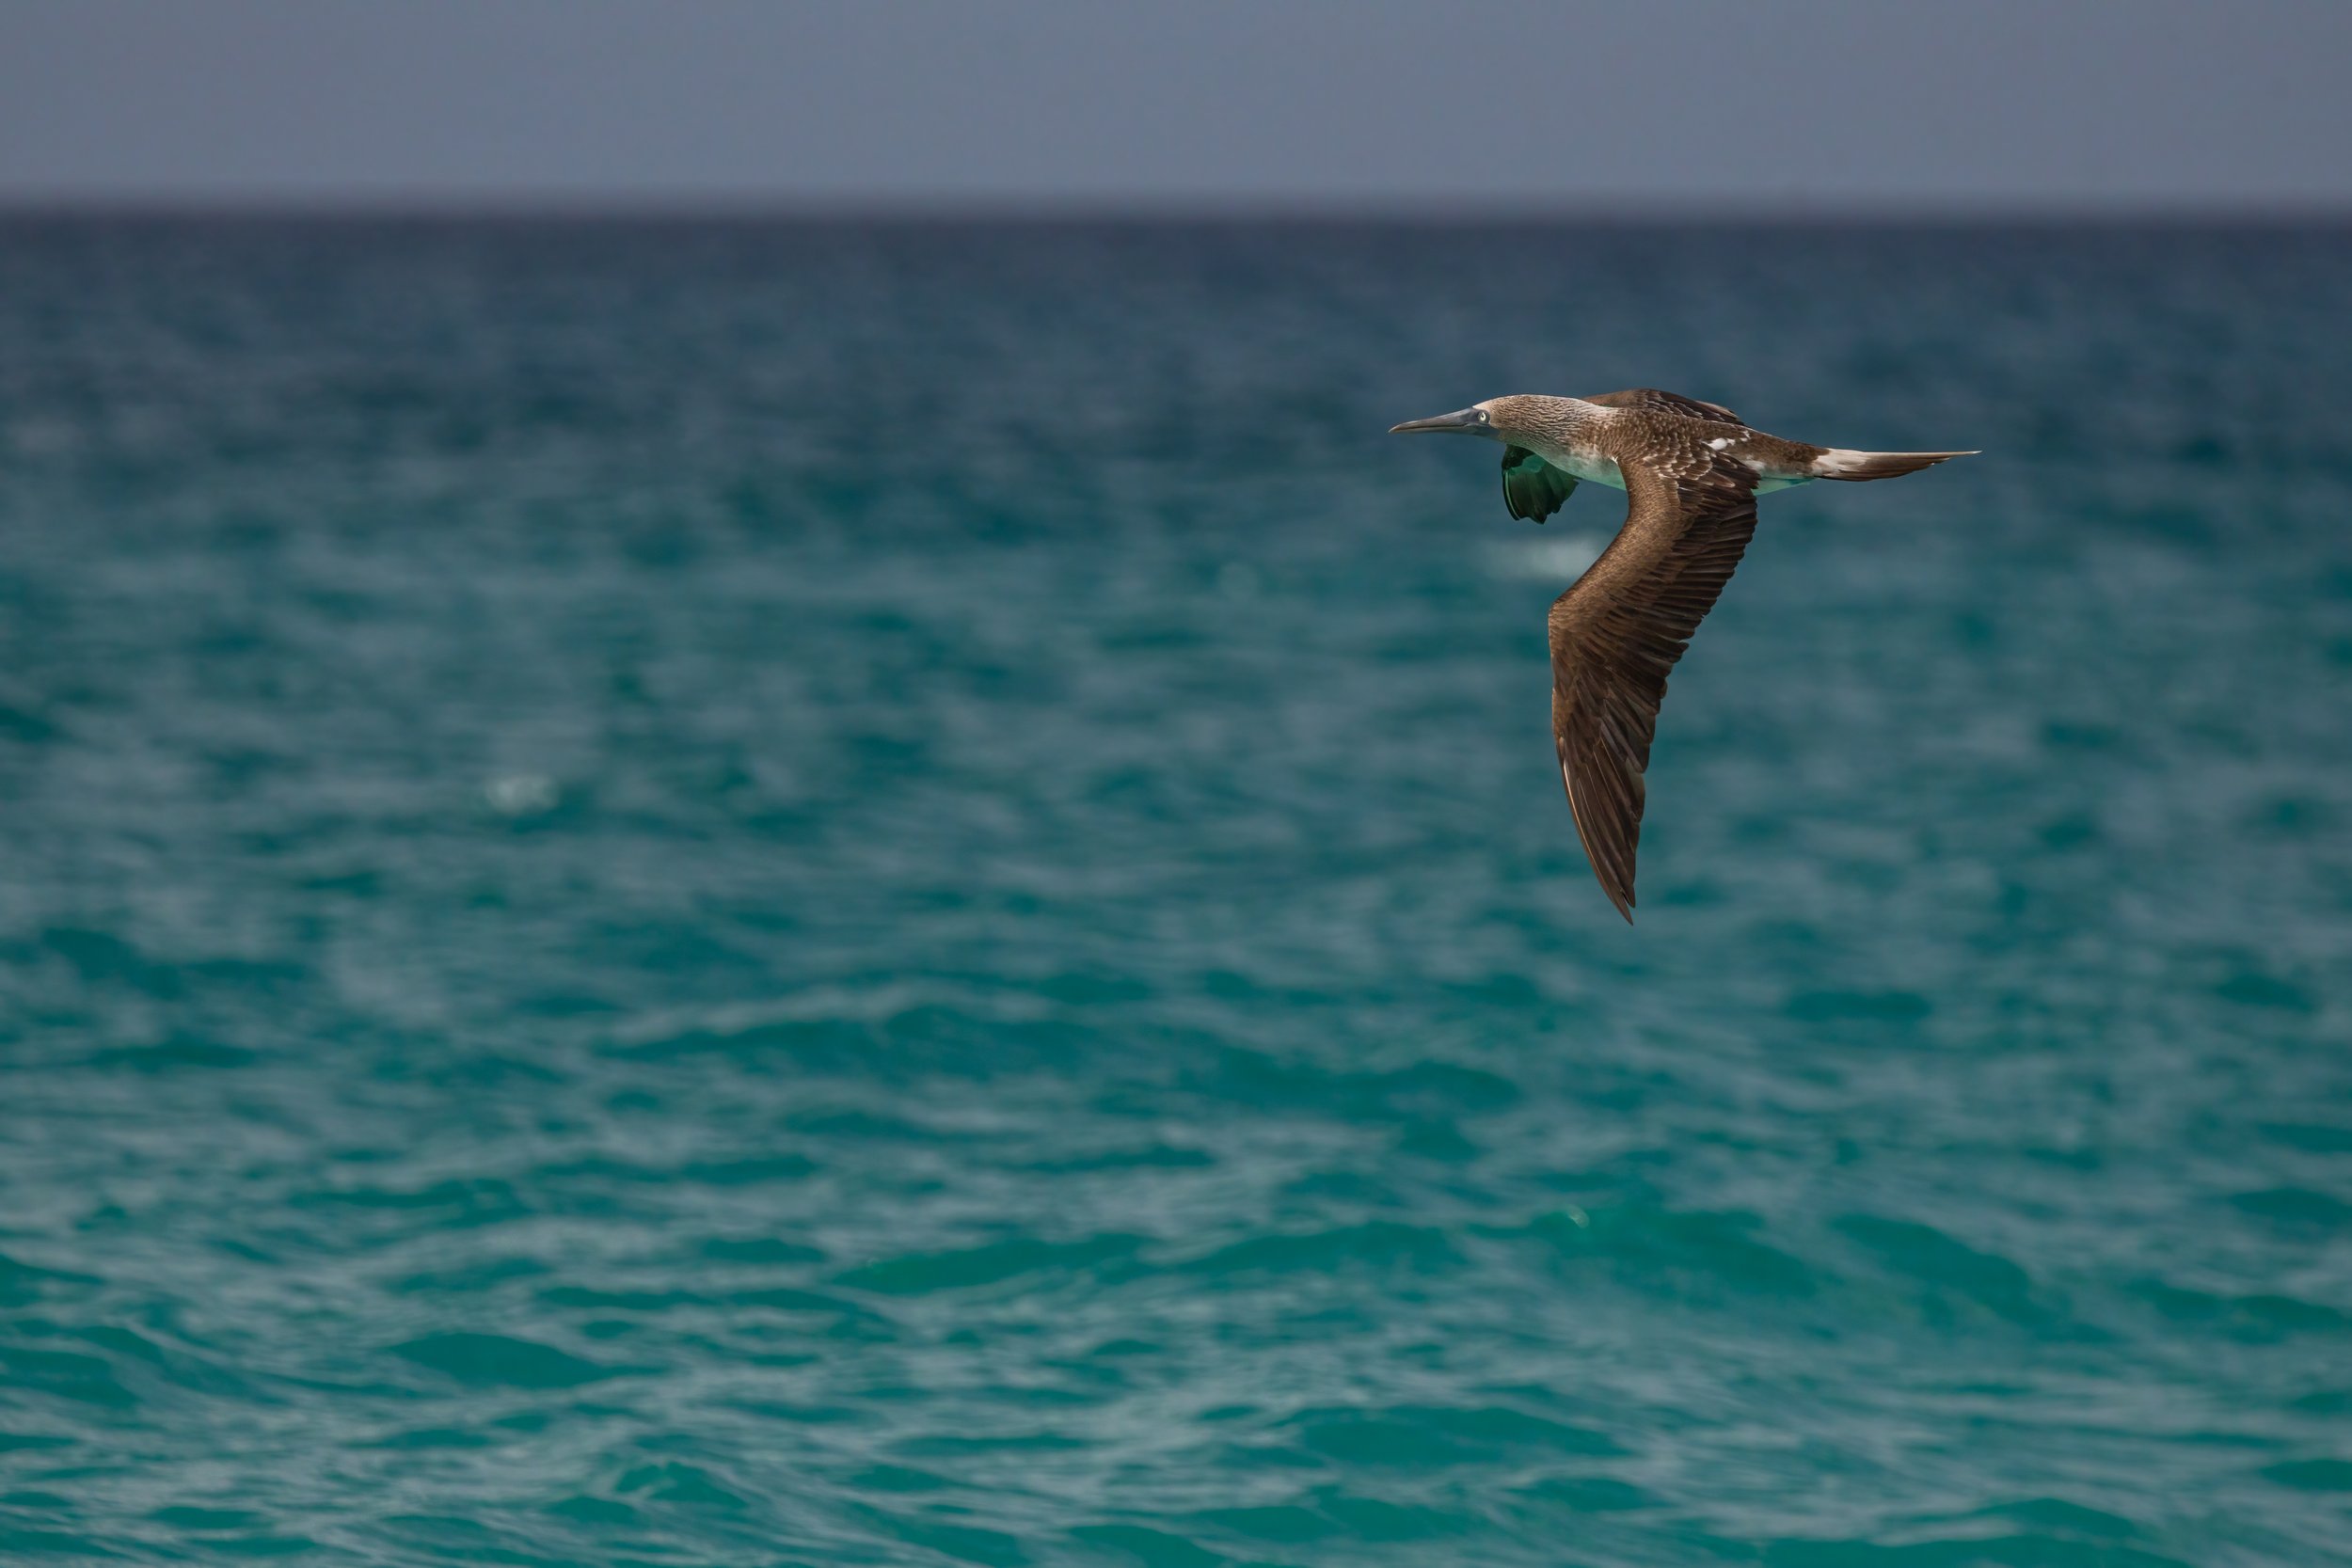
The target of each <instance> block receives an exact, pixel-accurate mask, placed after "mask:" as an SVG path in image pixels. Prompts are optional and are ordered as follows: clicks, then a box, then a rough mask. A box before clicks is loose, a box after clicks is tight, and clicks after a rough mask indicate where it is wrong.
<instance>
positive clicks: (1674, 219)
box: [0, 190, 2352, 228]
mask: <svg viewBox="0 0 2352 1568" xmlns="http://www.w3.org/2000/svg"><path fill="white" fill-rule="evenodd" d="M108 218H113V219H128V220H137V219H229V220H237V219H246V220H253V219H259V220H278V221H286V220H311V221H355V222H368V221H385V222H450V221H485V220H486V221H511V222H532V221H545V222H587V223H594V222H654V223H660V222H681V223H698V222H701V223H709V222H771V223H877V224H891V223H909V224H914V223H1007V224H1021V223H1035V224H1051V223H1099V224H1114V225H1116V224H1133V225H1138V226H1140V225H1149V224H1173V223H1197V224H1219V223H1248V224H1260V225H1266V226H1302V227H1303V226H1313V225H1347V224H1361V225H1394V226H1400V227H1406V226H1415V225H1428V226H1433V227H1435V226H1447V225H1470V224H1487V225H1496V226H1502V225H1526V226H1530V227H1536V226H1556V225H1565V224H1574V223H1586V224H1594V225H1598V226H1624V227H1636V226H1661V227H1662V226H1667V225H1674V224H1692V223H1719V224H1726V225H1739V226H1742V227H1765V226H1772V225H1780V226H1787V227H1791V228H1800V227H1805V226H1819V225H1829V224H1850V225H1855V226H1867V225H1886V226H1889V227H1894V226H1904V225H1916V226H1920V227H1933V226H1939V225H1952V226H1963V225H1964V226H1989V225H1999V224H2014V225H2021V226H2036V227H2050V226H2059V225H2065V226H2082V227H2129V226H2133V225H2169V226H2195V225H2240V226H2286V225H2293V226H2298V227H2322V226H2334V225H2346V224H2352V201H2344V200H2331V201H2317V200H2313V201H2214V200H2193V199H2186V200H2147V201H2103V200H2084V199H2081V198H2063V199H2047V198H1960V199H1945V200H1935V201H1917V200H1900V199H1889V200H1820V201H1786V202H1778V203H1769V204H1768V203H1760V202H1756V201H1753V200H1741V199H1738V198H1724V199H1710V198H1667V199H1656V198H1622V197H1596V198H1580V199H1574V200H1551V199H1542V200H1538V199H1499V198H1446V197H1389V198H1360V199H1352V198H1351V199H1337V198H1321V197H1317V196H1313V195H1303V194H1302V195H1296V196H1260V195H1250V196H1231V195H1228V196H1217V195H1206V194H1204V195H1199V196H1191V197H1184V196H1176V197H1155V198H1120V197H1108V196H1104V195H1097V194H1081V195H1074V196H1063V197H1027V196H1012V195H997V196H983V197H973V196H963V195H945V194H942V195H936V196H930V197H923V196H893V197H834V196H810V195H791V194H774V195H769V194H759V193H750V192H744V193H728V194H700V195H680V194H673V193H662V192H611V193H599V194H595V195H588V194H582V193H573V192H559V191H542V192H521V191H516V192H499V193H487V192H482V193H476V192H461V191H427V190H419V191H413V192H365V193H354V194H343V193H319V192H256V193H251V194H237V195H229V194H222V193H210V194H203V195H188V194H177V193H165V192H153V193H147V194H137V193H117V192H103V193H100V192H66V191H54V192H44V191H7V190H0V221H21V220H24V219H108Z"/></svg>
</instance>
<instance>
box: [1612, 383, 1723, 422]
mask: <svg viewBox="0 0 2352 1568" xmlns="http://www.w3.org/2000/svg"><path fill="white" fill-rule="evenodd" d="M1584 401H1585V402H1586V403H1597V404H1600V405H1601V406H1602V407H1603V408H1649V409H1655V410H1657V411H1658V412H1660V413H1663V414H1687V415H1689V416H1690V417H1691V418H1692V419H1694V420H1714V421H1716V422H1718V423H1721V424H1736V425H1739V426H1740V427H1741V428H1742V429H1745V428H1746V427H1747V422H1748V421H1747V420H1743V419H1741V418H1740V416H1739V415H1737V414H1735V413H1733V412H1732V411H1731V410H1730V409H1728V408H1725V407H1724V405H1723V404H1720V403H1702V402H1700V401H1699V400H1698V399H1697V398H1686V397H1684V396H1683V395H1682V394H1681V393H1680V392H1668V391H1663V390H1661V389H1660V388H1656V387H1628V388H1626V389H1625V390H1624V391H1622V392H1603V393H1601V394H1600V396H1598V397H1597V398H1586V399H1585V400H1584Z"/></svg>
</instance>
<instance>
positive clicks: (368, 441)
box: [0, 219, 2352, 1568]
mask: <svg viewBox="0 0 2352 1568" xmlns="http://www.w3.org/2000/svg"><path fill="white" fill-rule="evenodd" d="M2347 341H2352V233H2347V232H2346V231H2344V230H2292V229H2255V228H2249V229H2243V230H2191V229H2160V228H2159V229H2147V230H2135V229H2124V228H2115V229H2106V230H2065V229H2029V228H2028V229H1995V228H1979V229H1969V228H1931V227H1929V228H1918V229H1908V230H1906V229H1879V230H1868V229H1862V230H1841V229H1836V228H1816V229H1786V230H1772V229H1739V228H1707V227H1692V228H1679V229H1677V228H1657V229H1619V228H1605V227H1603V228H1594V227H1579V226H1560V227H1551V228H1543V227H1533V228H1492V229H1478V228H1445V227H1428V226H1422V227H1413V226H1400V227H1391V228H1382V227H1362V228H1354V227H1347V226H1339V225H1333V226H1323V227H1315V226H1302V227H1292V228H1283V227H1248V226H1241V225H1227V226H1216V225H1208V226H1195V227H1184V226H1161V227H1153V226H1127V227H1120V226H1104V227H1086V226H1068V227H1056V226H1052V225H1030V226H1018V225H1016V226H1000V227H988V226H977V225H976V226H957V225H952V224H938V225H921V224H907V225H897V226H893V225H864V226H861V225H854V224H841V225H832V226H827V225H790V224H774V225H748V224H747V225H736V226H730V225H724V224H707V225H694V224H677V225H670V226H661V225H645V226H629V225H626V224H609V225H599V224H587V223H582V224H559V223H548V224H538V225H531V224H511V225H501V224H497V223H479V224H457V223H452V224H427V223H418V224H384V225H373V226H372V225H368V224H360V223H345V224H335V223H320V224H314V225H301V224H291V225H290V224H278V223H269V222H262V221H234V222H232V221H221V222H216V223H208V222H199V221H193V220H190V221H160V220H158V221H152V222H133V221H98V220H73V221H68V220H56V221H36V220H31V219H17V220H10V221H9V222H8V223H6V224H5V225H0V1561H6V1562H8V1563H20V1562H22V1563H37V1562H53V1561H55V1562H72V1561H80V1560H107V1561H114V1562H137V1563H167V1562H189V1563H211V1562H229V1561H249V1560H283V1561H288V1562H304V1563H308V1562H315V1563H321V1564H345V1563H348V1564H388V1565H393V1564H396V1565H403V1568H405V1565H425V1564H449V1563H459V1564H520V1565H554V1564H571V1563H580V1564H599V1565H603V1564H614V1565H617V1564H660V1565H668V1564H678V1565H692V1564H712V1565H737V1564H743V1565H761V1568H784V1565H790V1564H807V1565H814V1564H909V1565H941V1568H945V1565H948V1564H957V1563H978V1564H988V1565H1012V1564H1038V1565H1059V1564H1071V1565H1080V1564H1104V1565H1114V1568H1115V1565H1120V1564H1144V1565H1147V1568H1207V1565H1211V1564H1215V1563H1217V1562H1221V1561H1222V1562H1232V1563H1236V1564H1239V1563H1271V1564H1291V1565H1297V1568H1321V1565H1342V1564H1346V1565H1356V1564H1384V1563H1388V1564H1412V1565H1416V1568H1421V1565H1437V1564H1446V1565H1452V1564H1462V1565H1473V1564H1474V1565H1480V1568H1512V1565H1527V1568H1538V1565H1547V1568H1548V1565H1554V1564H1596V1565H1601V1564H1607V1565H1616V1564H1643V1565H1647V1564H1686V1563H1689V1564H1701V1563H1740V1562H1761V1563H1768V1564H1773V1565H1780V1568H1794V1565H1824V1568H1872V1565H1878V1564H1903V1565H1917V1568H1961V1565H1965V1564H1976V1563H1986V1564H2002V1565H2014V1568H2067V1565H2075V1564H2083V1565H2129V1568H2160V1565H2162V1564H2168V1563H2178V1564H2194V1565H2199V1568H2231V1565H2250V1564H2272V1563H2281V1564H2283V1563H2296V1564H2346V1563H2352V1055H2348V1054H2347V1050H2348V1048H2352V354H2348V353H2347V352H2346V349H2345V344H2346V342H2347ZM1642 383H1651V384H1657V385H1661V386H1665V387H1669V388H1676V389H1677V390H1681V391H1685V392H1689V393H1692V394H1695V395H1698V396H1701V397H1706V398H1711V399H1717V400H1721V401H1724V402H1727V403H1729V404H1732V405H1733V406H1734V407H1736V408H1739V409H1740V411H1741V412H1742V413H1743V414H1745V415H1746V416H1747V417H1748V418H1750V419H1751V420H1755V421H1756V422H1757V423H1758V424H1761V425H1763V426H1764V427H1766V428H1768V429H1772V430H1775V431H1779V432H1782V433H1785V434H1788V435H1791V436H1799V437H1803V438H1807V439H1814V440H1820V441H1826V442H1832V443H1836V444H1843V445H1849V446H1858V447H1880V448H1918V447H1949V446H1967V447H1982V448H1984V449H1987V455H1985V456H1983V457H1979V458H1973V459H1970V460H1968V461H1966V462H1964V463H1960V464H1954V465H1950V466H1948V467H1944V468H1940V469H1937V470H1935V471H1933V472H1931V473H1928V474H1923V475H1920V476H1917V477H1915V478H1911V479H1906V480H1902V481H1899V482H1896V483H1885V484H1877V485H1868V486H1830V485H1817V486H1814V487H1811V488H1809V489H1804V490H1799V491H1796V492H1792V493H1790V494H1788V495H1783V496H1776V497H1773V498H1771V499H1768V500H1767V502H1766V503H1765V507H1764V527H1763V530H1762V531H1761V533H1760V534H1759V537H1758V541H1757V544H1756V547H1755V548H1754V550H1753V551H1752V552H1751V553H1750V556H1749V558H1748V562H1747V564H1746V565H1745V566H1744V568H1743V569H1742V570H1741V572H1740V576H1739V578H1738V579H1737V580H1736V581H1735V582H1734V583H1733V584H1732V586H1731V589H1730V592H1729V593H1728V594H1726V596H1725V598H1724V603H1723V605H1722V607H1721V608H1720V609H1719V610H1718V611H1717V612H1716V613H1715V615H1714V616H1713V617H1712V618H1711V619H1710V620H1709V621H1708V624H1707V626H1706V627H1705V628H1704V630H1703V632H1702V633H1701V635H1700V637H1699V639H1698V640H1697V642H1696V644H1695V646H1694V648H1693V651H1692V655H1691V657H1689V658H1688V659H1687V660H1686V661H1685V663H1684V664H1683V666H1682V668H1681V670H1680V672H1679V673H1677V676H1676V679H1675V686H1674V691H1673V695H1672V698H1671V700H1670V701H1669V703H1668V705H1667V708H1666V712H1665V716H1664V719H1663V721H1662V723H1661V733H1660V741H1659V745H1658V749H1657V753H1656V760H1655V765H1654V768H1653V770H1652V773H1651V775H1650V811H1651V816H1650V826H1649V829H1648V832H1647V834H1646V836H1645V843H1644V851H1645V855H1644V863H1643V877H1642V891H1643V895H1644V896H1643V904H1642V910H1641V924H1640V925H1639V926H1638V927H1632V928H1628V927H1625V926H1624V925H1622V924H1621V923H1620V922H1619V921H1618V920H1617V918H1616V916H1615V915H1614V914H1613V912H1612V911H1610V909H1609V907H1608V904H1607V902H1606V901H1605V899H1604V898H1603V897H1602V895H1601V894H1600V891H1599V889H1598V888H1597V886H1596V885H1595V884H1594V883H1593V881H1592V879H1591V878H1590V876H1589V874H1588V873H1587V871H1586V869H1585V866H1584V863H1583V861H1582V858H1581V855H1580V854H1579V852H1578V850H1577V847H1576V841H1575V836H1574V833H1573V831H1572V829H1571V825H1570V822H1569V818H1568V813H1567V810H1566V807H1565V803H1564V801H1563V800H1562V798H1561V791H1560V785H1559V781H1558V777H1557V774H1556V772H1555V769H1554V766H1553V761H1552V756H1551V750H1550V742H1549V736H1548V732H1547V718H1546V714H1547V701H1548V697H1547V680H1548V672H1547V665H1546V657H1545V651H1544V644H1543V635H1542V628H1543V616H1544V610H1545V606H1546V603H1547V601H1549V599H1550V597H1551V596H1552V595H1554V594H1557V593H1558V592H1560V591H1561V589H1562V588H1563V587H1564V586H1565V584H1566V582H1567V581H1568V580H1569V579H1570V578H1572V577H1573V576H1574V574H1575V573H1576V572H1577V571H1578V570H1579V569H1580V568H1581V565H1582V564H1583V563H1584V562H1585V561H1586V560H1588V559H1589V558H1590V556H1591V554H1592V553H1593V552H1594V551H1595V550H1596V549H1597V548H1598V546H1599V544H1600V543H1601V541H1602V540H1603V539H1604V538H1605V537H1606V535H1607V533H1608V532H1609V531H1610V530H1612V529H1613V527H1614V526H1615V523H1616V520H1617V517H1618V512H1617V510H1616V508H1617V507H1618V506H1619V505H1621V501H1620V499H1619V498H1618V497H1616V496H1615V495H1614V494H1612V493H1607V492H1601V491H1597V490H1593V489H1588V490H1587V491H1586V492H1584V493H1582V494H1580V495H1579V496H1578V497H1577V498H1576V499H1575V500H1574V501H1572V502H1571V504H1570V505H1569V506H1568V508H1567V509H1566V511H1565V514H1564V515H1562V516H1561V517H1558V518H1555V519H1554V521H1553V523H1552V524H1551V525H1550V526H1549V527H1547V528H1542V529H1537V528H1534V527H1532V526H1530V525H1526V524H1520V523H1513V522H1512V521H1511V520H1510V519H1509V518H1508V517H1507V516H1505V515H1504V514H1503V512H1502V501H1501V497H1500V495H1499V493H1498V492H1499V487H1498V484H1497V482H1496V475H1495V452H1494V450H1493V449H1492V448H1491V447H1488V446H1485V445H1483V444H1476V443H1471V442H1467V441H1464V442H1446V441H1440V440H1435V439H1426V440H1421V441H1417V442H1408V441H1405V440H1402V439H1394V440H1392V439H1391V438H1389V437H1387V436H1384V435H1383V434H1382V432H1383V431H1384V429H1385V427H1386V426H1387V425H1389V424H1390V423H1391V422H1393V421H1394V420H1399V419H1403V418H1406V417H1410V416H1416V415H1422V414H1429V413H1434V412H1438V411H1440V410H1443V409H1448V408H1454V407H1457V406H1460V405H1461V404H1465V403H1467V402H1470V401H1471V400H1472V399H1474V398H1478V397H1483V396H1487V395H1491V394H1494V393H1499V392H1503V391H1511V390H1551V391H1568V392H1573V391H1598V390H1602V389H1606V388H1613V387H1620V386H1627V385H1634V384H1642Z"/></svg>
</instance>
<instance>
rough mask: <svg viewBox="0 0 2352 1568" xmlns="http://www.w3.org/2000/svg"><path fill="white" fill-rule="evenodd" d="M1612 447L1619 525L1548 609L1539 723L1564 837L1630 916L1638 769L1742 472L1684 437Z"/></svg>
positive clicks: (1718, 570) (1713, 572)
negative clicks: (1623, 504)
mask: <svg viewBox="0 0 2352 1568" xmlns="http://www.w3.org/2000/svg"><path fill="white" fill-rule="evenodd" d="M1669 446H1670V447H1671V450H1661V451H1656V452H1654V453H1650V454H1645V455H1647V457H1648V458H1649V461H1633V460H1629V459H1626V458H1622V457H1621V458H1620V461H1619V466H1620V467H1622V468H1623V469H1624V472H1625V478H1626V492H1627V497H1628V500H1629V506H1628V509H1627V514H1626V522H1625V527H1624V529H1623V530H1622V531H1619V533H1618V534H1617V537H1616V541H1615V542H1614V543H1613V544H1612V545H1611V546H1609V548H1608V549H1607V550H1605V551H1603V552H1602V554H1601V557H1600V559H1599V560H1598V561H1596V562H1593V564H1592V567H1591V569H1590V570H1588V571H1587V572H1585V574H1584V576H1583V577H1582V578H1580V579H1578V581H1577V584H1576V586H1575V587H1573V588H1571V589H1569V590H1568V591H1567V592H1566V593H1565V594H1561V595H1560V597H1559V598H1558V599H1556V600H1555V601H1553V603H1552V607H1551V618H1550V629H1551V734H1552V740H1553V742H1554V743H1555V744H1556V745H1557V746H1558V748H1559V752H1560V778H1561V781H1562V783H1563V784H1565V785H1566V786H1567V791H1568V809H1569V811H1570V812H1572V813H1573V814H1574V815H1575V816H1576V832H1577V837H1578V838H1580V839H1581V840H1582V841H1583V845H1584V854H1585V857H1586V858H1587V859H1589V860H1590V861H1591V862H1592V863H1593V874H1594V875H1595V876H1597V877H1598V878H1599V879H1600V885H1601V889H1602V891H1603V892H1605V893H1607V894H1608V895H1609V900H1610V902H1611V903H1613V904H1614V905H1616V906H1617V912H1618V913H1619V914H1622V915H1624V916H1625V917H1626V919H1627V920H1628V921H1630V920H1631V919H1632V918H1633V855H1634V848H1635V847H1636V846H1637V845H1638V844H1639V843H1640V841H1641V837H1642V804H1643V800H1644V796H1645V789H1644V785H1643V783H1642V774H1643V771H1644V769H1645V768H1648V767H1649V748H1650V738H1651V736H1652V735H1653V734H1654V733H1655V731H1656V728H1657V723H1658V705H1659V704H1661V702H1663V701H1664V700H1665V696H1666V674H1667V672H1669V671H1670V670H1672V669H1673V668H1674V666H1675V661H1676V660H1677V659H1678V658H1680V657H1682V651H1683V649H1684V648H1686V647H1688V646H1689V645H1690V640H1691V634H1692V632H1693V631H1695V630H1697V629H1698V624H1699V622H1700V621H1701V620H1702V619H1704V618H1705V616H1706V614H1707V612H1708V610H1712V609H1713V608H1714V607H1715V599H1716V597H1717V595H1719V594H1722V593H1723V591H1724V583H1726V582H1729V581H1730V580H1731V574H1732V573H1733V571H1735V570H1736V569H1737V568H1738V567H1739V564H1740V556H1742V555H1743V554H1745V553H1746V551H1747V547H1748V541H1749V540H1750V539H1751V538H1753V537H1754V536H1755V534H1756V474H1755V472H1754V471H1753V470H1752V469H1749V468H1747V467H1743V466H1742V465H1740V464H1739V463H1736V462H1728V461H1725V460H1724V459H1723V458H1721V457H1719V456H1717V455H1716V454H1714V453H1712V452H1709V451H1707V450H1706V448H1705V447H1704V446H1702V445H1701V444H1700V443H1699V442H1697V441H1696V440H1692V441H1690V442H1688V443H1681V442H1674V443H1669Z"/></svg>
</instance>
